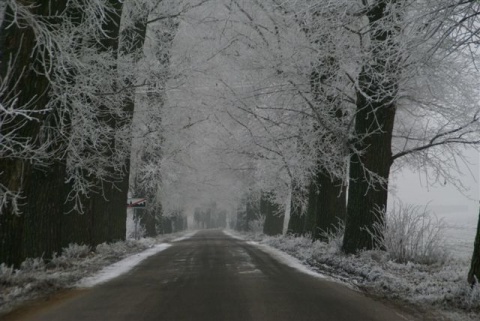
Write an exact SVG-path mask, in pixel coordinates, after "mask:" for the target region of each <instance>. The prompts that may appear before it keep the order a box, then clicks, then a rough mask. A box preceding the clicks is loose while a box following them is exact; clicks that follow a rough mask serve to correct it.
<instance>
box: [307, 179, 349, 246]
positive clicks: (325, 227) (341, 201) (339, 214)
mask: <svg viewBox="0 0 480 321" xmlns="http://www.w3.org/2000/svg"><path fill="white" fill-rule="evenodd" d="M316 180H317V184H318V185H319V186H320V187H319V188H318V192H317V194H316V199H315V201H316V203H317V204H316V214H317V215H316V218H315V230H314V233H313V235H312V236H313V239H314V240H326V239H325V237H324V233H327V232H332V231H335V230H336V229H337V228H338V224H339V223H342V222H344V221H345V216H346V212H347V199H346V195H347V193H346V188H345V186H344V184H343V182H342V180H341V179H332V178H331V177H330V176H329V175H326V174H324V173H323V172H320V173H318V174H317V178H316Z"/></svg>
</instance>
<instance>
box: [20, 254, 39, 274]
mask: <svg viewBox="0 0 480 321" xmlns="http://www.w3.org/2000/svg"><path fill="white" fill-rule="evenodd" d="M44 269H45V262H44V261H43V258H41V257H37V258H34V259H32V258H27V259H26V260H25V261H23V262H22V264H20V270H21V271H22V272H34V271H42V270H44Z"/></svg>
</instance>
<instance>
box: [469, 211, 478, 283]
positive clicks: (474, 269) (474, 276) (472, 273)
mask: <svg viewBox="0 0 480 321" xmlns="http://www.w3.org/2000/svg"><path fill="white" fill-rule="evenodd" d="M479 280H480V212H479V215H478V226H477V233H476V236H475V244H474V247H473V255H472V262H471V265H470V270H469V272H468V283H470V284H471V285H472V286H473V285H476V284H478V282H479Z"/></svg>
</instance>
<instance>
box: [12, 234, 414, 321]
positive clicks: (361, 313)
mask: <svg viewBox="0 0 480 321" xmlns="http://www.w3.org/2000/svg"><path fill="white" fill-rule="evenodd" d="M403 314H404V313H403V312H399V311H398V310H396V309H394V308H393V307H390V306H387V305H385V304H383V303H381V302H378V301H375V300H373V299H371V298H368V297H366V296H364V295H363V294H361V293H359V292H357V291H353V290H351V289H349V288H347V287H345V286H343V285H340V284H337V283H334V282H330V281H326V280H322V279H319V278H315V277H312V276H309V275H307V274H303V273H301V272H298V271H297V270H294V269H293V268H291V267H288V266H286V265H284V264H282V263H279V262H278V261H277V260H276V259H274V258H272V257H271V256H270V255H269V254H267V253H265V252H263V251H261V250H259V249H258V248H256V247H255V246H252V245H249V244H247V243H246V242H244V241H241V240H237V239H234V238H231V237H229V236H227V235H225V234H224V233H223V232H221V231H218V230H206V231H200V232H198V233H197V234H195V235H194V236H193V237H192V238H189V239H186V240H183V241H180V242H176V243H174V245H173V246H171V247H170V248H168V249H166V250H165V251H163V252H160V253H159V254H156V255H154V256H152V257H150V258H148V259H146V260H145V261H143V262H142V263H141V264H140V265H138V266H137V267H136V268H134V269H133V270H132V271H130V272H129V273H127V274H124V275H123V276H120V277H118V278H116V279H113V280H112V281H110V282H108V283H104V284H102V285H99V286H96V287H94V288H91V289H88V290H81V291H72V293H71V294H67V295H64V296H63V297H62V298H61V299H58V300H54V302H50V303H49V304H48V305H47V306H44V307H42V308H41V309H35V310H34V311H30V312H29V313H26V314H25V313H24V314H20V315H19V316H17V319H18V320H22V321H47V320H48V321H59V320H62V321H67V320H68V321H95V320H98V321H110V320H111V321H123V320H125V321H127V320H128V321H137V320H138V321H166V320H172V321H173V320H174V321H180V320H195V321H216V320H222V321H236V320H238V321H248V320H258V321H269V320H272V321H273V320H275V321H282V320H295V321H307V320H315V321H320V320H326V321H327V320H328V321H347V320H348V321H353V320H354V321H366V320H369V321H374V320H378V321H386V320H387V321H405V320H411V319H410V318H406V317H405V316H403ZM11 320H13V319H11ZM9 321H10V320H9Z"/></svg>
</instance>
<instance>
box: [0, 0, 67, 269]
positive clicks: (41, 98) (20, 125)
mask: <svg viewBox="0 0 480 321" xmlns="http://www.w3.org/2000/svg"><path fill="white" fill-rule="evenodd" d="M66 3H67V1H66V0H59V1H53V0H52V1H35V2H34V3H33V4H32V6H31V7H30V8H29V10H30V11H31V12H32V13H33V14H35V15H37V16H38V17H47V16H50V15H54V14H55V12H61V11H63V10H64V9H65V6H66ZM12 17H13V13H12V10H11V8H10V7H7V9H6V16H5V20H4V22H3V25H2V26H1V28H0V57H1V59H2V63H1V64H0V77H1V78H2V79H4V81H8V83H7V90H6V92H5V93H4V95H3V96H2V97H0V99H2V102H3V101H4V100H5V101H6V100H8V99H9V98H12V97H17V98H16V106H19V107H20V108H28V109H30V110H32V111H33V110H41V109H44V108H45V106H46V105H47V103H48V100H49V98H48V91H49V80H48V71H47V70H45V69H44V67H45V65H47V66H48V64H51V61H44V62H45V64H44V63H42V62H40V61H39V57H38V55H39V53H38V52H37V51H38V50H41V49H42V46H37V39H36V38H35V34H34V32H33V31H32V29H31V28H30V27H26V26H28V23H25V22H23V21H21V18H20V21H18V22H19V23H20V24H22V27H18V25H17V24H16V23H12ZM50 23H51V24H52V25H55V24H56V23H58V21H55V20H54V19H51V21H50ZM7 27H8V28H7ZM43 59H46V60H48V59H49V57H48V56H43ZM8 73H10V78H8V77H6V75H7V74H8ZM32 102H33V104H32ZM29 103H30V104H29ZM48 115H49V114H48V113H39V114H34V115H33V116H34V117H36V118H37V120H27V119H26V118H25V117H18V116H13V117H12V116H9V115H1V116H0V117H2V121H3V122H4V124H6V125H4V126H2V128H1V132H0V135H6V136H8V135H9V134H11V133H13V132H14V133H15V135H16V136H17V137H19V138H20V139H25V140H31V142H33V143H34V144H35V145H36V146H37V147H38V146H40V145H41V144H43V143H45V142H44V141H42V137H41V136H40V131H41V128H42V126H43V125H44V122H45V120H46V118H47V116H48ZM49 125H52V124H49ZM50 151H51V152H54V151H53V150H52V149H51V150H50ZM2 156H3V157H4V158H2V159H0V168H1V172H0V183H2V184H3V185H5V186H6V187H7V188H9V189H11V190H13V191H22V197H23V199H22V201H21V205H20V213H21V214H20V215H18V216H16V215H15V214H14V209H13V208H12V204H7V206H6V207H4V208H3V210H2V214H1V215H0V262H5V263H7V264H14V265H16V266H18V265H19V263H20V262H21V261H23V260H24V259H25V258H26V257H37V256H44V257H49V256H50V255H51V254H52V252H58V251H59V250H60V224H59V222H61V215H62V213H63V206H62V204H63V202H64V199H65V198H64V196H65V195H64V190H65V188H64V183H63V180H62V175H58V171H60V172H62V171H64V164H62V163H60V162H55V161H53V162H52V163H51V164H48V166H43V165H42V166H41V167H40V166H39V164H38V163H37V161H38V160H36V159H34V160H33V162H32V161H31V160H23V159H21V158H16V157H17V156H16V155H15V154H14V153H13V154H12V155H2Z"/></svg>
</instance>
